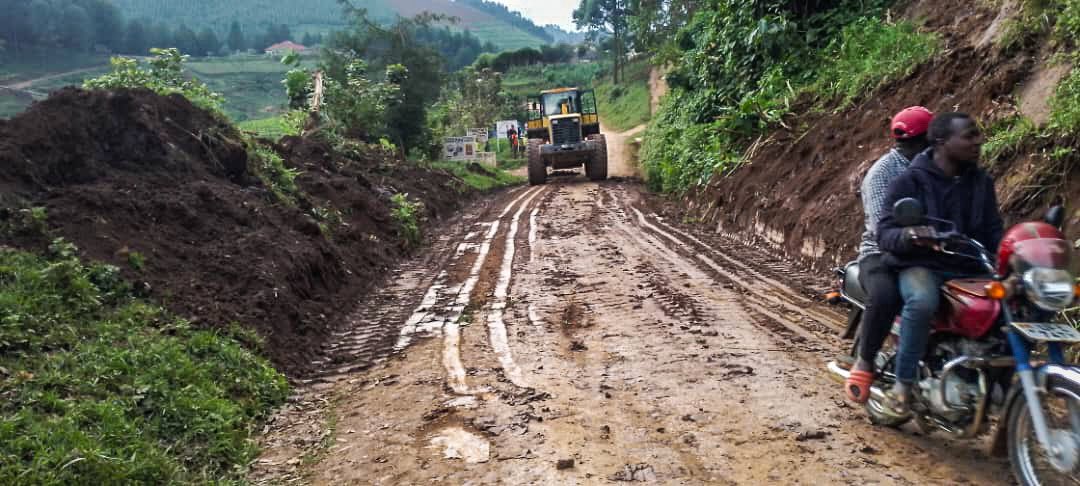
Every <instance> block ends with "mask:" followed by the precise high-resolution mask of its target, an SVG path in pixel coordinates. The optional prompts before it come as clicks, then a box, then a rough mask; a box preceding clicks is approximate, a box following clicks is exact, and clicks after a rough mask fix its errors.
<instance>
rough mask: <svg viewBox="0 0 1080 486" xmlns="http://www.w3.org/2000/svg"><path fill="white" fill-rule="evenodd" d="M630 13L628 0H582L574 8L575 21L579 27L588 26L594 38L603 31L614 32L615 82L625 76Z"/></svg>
mask: <svg viewBox="0 0 1080 486" xmlns="http://www.w3.org/2000/svg"><path fill="white" fill-rule="evenodd" d="M629 13H630V9H629V4H628V0H581V4H580V5H578V8H577V9H576V10H574V23H575V24H577V26H578V27H579V28H588V29H589V31H590V33H591V35H592V36H593V38H595V37H596V36H598V35H599V34H600V33H601V32H611V33H612V39H611V41H612V60H613V63H614V66H613V70H612V80H613V81H614V82H615V83H618V82H619V80H621V79H622V78H623V73H622V71H623V70H624V64H625V62H624V59H625V57H626V34H627V30H628V25H627V22H628V17H629Z"/></svg>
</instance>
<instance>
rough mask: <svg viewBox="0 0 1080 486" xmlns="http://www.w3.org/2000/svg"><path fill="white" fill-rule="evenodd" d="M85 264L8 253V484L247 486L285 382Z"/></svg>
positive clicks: (0, 313) (1, 408)
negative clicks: (262, 422) (259, 436)
mask: <svg viewBox="0 0 1080 486" xmlns="http://www.w3.org/2000/svg"><path fill="white" fill-rule="evenodd" d="M75 255H76V249H75V248H74V246H73V245H70V244H68V243H65V242H63V241H62V240H56V241H54V243H53V245H52V246H51V251H50V254H49V255H48V256H37V255H33V254H29V253H25V252H21V251H15V250H12V249H6V248H5V249H0V396H2V397H3V400H2V402H0V415H2V419H0V483H2V484H123V483H143V484H173V483H211V482H233V481H240V480H241V478H242V476H243V473H244V471H245V469H246V466H247V464H248V463H249V462H250V461H251V460H252V459H253V458H254V457H255V454H256V447H255V445H254V443H253V442H252V441H251V440H250V436H251V435H252V432H253V426H254V424H255V422H256V421H257V420H259V419H260V418H262V417H265V415H266V414H267V413H268V412H269V411H270V410H271V409H272V408H273V407H275V406H277V405H279V404H281V403H282V402H283V401H284V399H285V397H286V394H287V392H288V385H287V383H286V381H285V378H284V376H282V375H281V374H279V373H278V372H277V371H275V370H274V369H273V368H272V367H271V366H270V365H269V363H267V362H266V361H265V360H263V359H262V358H260V357H258V356H256V355H255V354H253V353H252V352H250V351H249V350H247V349H245V348H244V347H243V346H241V345H240V344H239V343H238V342H237V340H236V338H234V337H232V336H230V335H228V334H224V333H221V332H215V331H201V330H195V329H192V328H191V327H190V326H189V325H188V323H187V322H186V321H184V320H182V319H179V318H177V317H175V316H171V315H169V314H168V313H167V312H166V311H164V310H163V309H161V308H160V307H157V306H155V305H152V304H150V303H147V302H145V301H142V300H140V299H137V298H135V297H133V295H132V292H131V286H130V285H128V284H127V283H126V282H124V281H123V280H122V279H120V277H119V270H118V269H117V268H115V267H111V266H108V265H99V264H84V263H82V262H81V261H80V260H79V259H78V258H77V257H76V256H75ZM244 337H245V338H247V339H251V336H244Z"/></svg>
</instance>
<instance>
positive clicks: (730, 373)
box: [252, 160, 1008, 485]
mask: <svg viewBox="0 0 1080 486" xmlns="http://www.w3.org/2000/svg"><path fill="white" fill-rule="evenodd" d="M615 164H619V165H620V166H621V167H620V168H619V169H617V170H631V169H630V168H629V167H628V166H627V165H626V164H625V161H624V160H618V161H613V165H615ZM649 197H650V196H648V195H646V194H644V192H643V190H642V188H641V187H640V185H639V184H638V183H636V182H633V181H631V180H612V181H607V182H604V183H599V184H598V183H591V182H588V181H586V180H585V178H584V177H583V176H580V175H579V176H567V177H554V178H552V182H551V183H549V184H548V185H546V186H541V187H535V188H528V187H522V188H518V189H516V190H513V191H510V192H507V193H504V194H502V195H500V196H498V197H495V198H493V200H491V201H489V202H487V203H486V204H485V205H484V206H482V207H477V208H474V209H473V210H472V211H471V212H469V213H468V214H466V215H464V216H463V217H462V218H461V220H460V221H459V222H458V223H457V224H456V225H454V226H453V227H451V228H448V229H447V230H446V232H445V233H444V234H443V235H441V236H440V238H439V239H438V240H437V241H436V242H435V243H434V244H433V247H432V248H431V251H429V252H427V253H426V254H425V256H424V257H423V258H421V259H418V260H416V261H414V262H412V263H410V264H408V265H405V266H403V267H402V268H401V269H399V270H398V271H397V272H395V273H394V274H393V275H392V276H390V278H389V280H388V283H387V285H385V286H383V288H382V290H380V291H379V292H378V293H377V295H375V296H374V297H373V298H372V299H371V302H370V305H367V306H365V307H364V308H363V309H362V310H361V311H360V312H359V313H358V314H357V315H356V316H354V318H353V319H351V320H350V322H349V323H347V325H345V326H344V327H343V329H342V333H341V340H340V342H338V343H335V344H334V345H332V346H329V347H328V348H327V349H326V358H325V361H324V362H323V363H322V366H323V368H324V372H323V373H321V374H317V375H314V376H312V377H310V379H309V380H307V381H306V382H305V384H304V385H303V386H301V387H300V393H299V394H298V395H297V396H296V397H295V398H294V399H293V400H292V402H291V403H290V405H289V406H287V407H286V409H285V410H284V411H282V413H281V414H280V415H279V416H277V417H276V418H275V419H274V420H273V421H272V422H271V423H270V424H268V426H267V433H266V434H265V436H264V438H263V445H264V447H266V451H265V453H264V454H263V456H262V457H261V458H260V459H259V460H258V461H257V463H256V470H255V472H254V474H253V477H252V479H253V480H254V481H256V482H265V483H277V484H280V483H292V482H298V483H305V484H307V483H310V484H387V485H390V484H515V485H517V484H612V483H619V482H627V481H641V482H648V483H655V484H964V483H968V484H1007V478H1008V470H1007V468H1006V465H1005V464H1004V463H1003V462H1002V461H1000V460H997V459H992V458H989V457H988V456H987V455H986V454H984V452H983V451H984V450H985V447H984V444H982V443H977V442H953V441H949V440H945V439H944V438H943V437H941V436H930V437H923V436H919V435H917V434H916V433H915V432H914V431H913V430H909V429H904V430H899V431H897V430H891V429H880V428H875V427H872V426H871V425H869V424H868V423H867V422H866V421H865V418H864V416H863V413H862V411H861V410H857V409H854V408H851V407H849V406H847V405H846V404H845V403H844V402H843V400H842V399H841V397H840V393H839V387H838V386H837V385H835V384H834V383H833V382H832V381H830V380H829V379H828V378H827V377H826V375H825V372H824V371H823V365H824V363H825V362H826V361H827V360H828V359H831V358H832V357H833V356H835V355H837V354H838V353H840V352H841V350H842V349H843V348H844V345H845V343H842V342H840V341H839V340H838V339H836V338H835V337H834V336H835V335H836V334H837V328H838V327H839V326H840V325H841V324H842V316H841V315H839V314H837V313H836V311H835V310H833V309H830V308H827V307H824V306H821V305H819V304H816V303H815V302H813V301H812V299H810V298H808V297H807V295H808V293H807V291H806V289H804V288H802V287H801V285H795V284H792V282H806V281H808V280H813V278H812V276H809V277H808V276H802V275H800V274H799V272H798V269H793V268H790V267H789V266H788V265H787V264H785V263H784V262H783V261H782V260H780V259H776V258H773V257H771V256H769V255H767V254H764V253H761V252H759V251H758V250H755V249H752V248H747V247H744V246H741V245H740V244H738V243H735V242H733V241H728V240H726V239H724V238H722V237H720V236H718V235H716V234H713V233H710V232H703V231H699V230H695V229H693V228H691V227H687V226H683V225H682V224H680V223H679V222H674V221H666V220H664V219H662V218H660V217H659V216H657V215H656V214H655V213H654V212H653V211H652V210H650V209H649V208H650V207H652V206H651V203H650V201H649Z"/></svg>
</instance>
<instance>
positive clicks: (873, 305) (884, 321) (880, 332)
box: [855, 255, 904, 372]
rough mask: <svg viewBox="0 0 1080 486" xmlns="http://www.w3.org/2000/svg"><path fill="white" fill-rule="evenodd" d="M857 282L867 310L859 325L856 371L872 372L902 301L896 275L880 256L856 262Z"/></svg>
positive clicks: (871, 256)
mask: <svg viewBox="0 0 1080 486" xmlns="http://www.w3.org/2000/svg"><path fill="white" fill-rule="evenodd" d="M859 282H860V283H861V284H862V286H863V289H864V290H865V291H866V297H867V298H866V309H865V310H864V311H863V315H862V324H861V325H860V326H859V356H858V358H859V359H858V360H857V361H856V362H855V368H856V369H860V370H863V371H870V372H873V371H874V361H875V360H876V359H877V355H878V352H879V351H881V346H882V344H884V343H885V338H886V337H888V336H889V333H890V332H891V331H892V324H893V321H894V320H895V319H896V315H897V314H899V313H900V309H901V308H902V307H903V303H904V301H903V300H902V299H901V298H900V286H899V282H898V281H897V274H896V272H894V271H893V270H892V269H891V268H889V267H888V266H887V265H885V262H884V261H883V257H882V255H870V256H868V257H866V258H863V259H862V261H860V262H859Z"/></svg>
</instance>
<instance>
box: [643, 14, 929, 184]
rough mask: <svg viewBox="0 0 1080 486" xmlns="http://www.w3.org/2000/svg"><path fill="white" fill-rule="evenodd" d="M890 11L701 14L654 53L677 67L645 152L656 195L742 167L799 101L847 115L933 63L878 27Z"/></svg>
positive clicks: (905, 34) (914, 36)
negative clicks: (752, 150)
mask: <svg viewBox="0 0 1080 486" xmlns="http://www.w3.org/2000/svg"><path fill="white" fill-rule="evenodd" d="M885 4H886V2H884V1H879V2H860V1H856V0H848V1H842V2H838V3H836V4H835V5H833V6H832V8H827V9H826V8H810V7H807V8H805V9H804V8H794V7H791V6H789V2H784V1H780V0H755V1H747V2H743V1H736V0H723V1H720V2H716V3H715V4H713V5H711V6H710V7H709V8H703V9H700V10H698V11H697V12H696V13H695V14H694V16H693V17H692V18H690V19H689V20H688V21H687V22H688V23H687V24H686V25H685V26H683V27H682V28H681V29H679V30H678V33H677V34H676V35H675V38H674V39H672V40H670V41H666V42H668V43H665V44H664V45H663V46H661V47H658V48H657V49H658V50H665V49H666V50H667V51H668V52H669V53H674V54H670V55H671V56H672V57H673V58H674V59H675V60H676V62H675V63H674V66H673V69H672V71H671V73H670V74H669V75H668V81H669V84H670V86H671V92H670V93H669V95H668V96H667V97H666V98H665V102H664V103H663V106H661V108H660V110H659V112H658V113H656V114H654V116H653V123H652V125H651V126H650V129H649V132H648V135H647V136H646V140H645V144H644V146H643V147H642V160H643V163H644V166H645V169H646V177H647V179H648V183H649V185H650V187H651V188H652V189H654V190H658V191H664V192H683V191H685V190H687V189H688V188H690V187H693V186H696V185H700V184H704V183H705V182H707V181H708V180H709V178H711V177H712V176H713V175H714V174H723V173H727V172H729V171H731V170H733V169H735V168H737V167H738V166H739V165H740V164H741V163H742V162H743V161H744V160H745V152H746V150H747V149H748V148H749V147H750V146H751V145H752V144H753V143H754V141H755V140H757V139H758V137H760V136H762V135H763V134H764V133H766V132H767V131H768V130H770V129H773V128H775V127H777V126H786V124H785V121H784V118H785V117H788V116H790V115H791V114H792V113H791V107H792V106H793V104H794V102H795V101H796V100H797V99H798V98H799V97H807V98H809V99H812V100H816V102H817V104H818V106H819V107H821V108H825V107H830V108H832V107H835V106H846V105H848V104H850V103H853V102H854V101H856V100H858V99H861V98H862V97H865V96H867V95H868V94H869V93H871V92H872V91H873V90H874V89H876V88H878V87H880V86H881V85H882V84H884V83H887V82H888V81H890V80H893V79H896V78H898V77H902V76H904V75H907V74H908V73H910V72H911V71H912V70H913V69H915V68H917V67H918V65H919V64H921V63H922V62H925V61H926V60H928V59H929V58H930V57H931V56H932V55H933V54H934V53H935V52H936V49H937V47H936V46H937V40H936V39H935V38H934V37H933V36H931V35H928V34H922V33H919V32H917V31H916V30H915V28H914V27H913V26H912V25H911V24H909V23H906V22H889V21H886V20H884V19H882V18H881V17H882V14H883V13H884V9H883V6H884V5H885Z"/></svg>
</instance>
